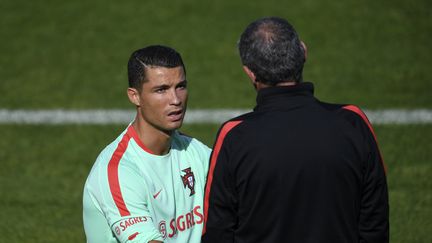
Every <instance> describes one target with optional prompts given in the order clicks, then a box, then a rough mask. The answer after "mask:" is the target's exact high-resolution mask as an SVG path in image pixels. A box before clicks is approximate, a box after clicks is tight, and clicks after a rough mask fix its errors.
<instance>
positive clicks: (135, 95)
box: [127, 88, 140, 106]
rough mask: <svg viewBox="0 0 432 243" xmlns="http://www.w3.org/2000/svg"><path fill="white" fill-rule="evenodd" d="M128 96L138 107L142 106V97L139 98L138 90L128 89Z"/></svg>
mask: <svg viewBox="0 0 432 243" xmlns="http://www.w3.org/2000/svg"><path fill="white" fill-rule="evenodd" d="M127 96H128V98H129V101H130V102H131V103H132V104H134V105H136V106H140V96H139V92H138V90H137V89H135V88H128V89H127Z"/></svg>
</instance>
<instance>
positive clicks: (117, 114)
mask: <svg viewBox="0 0 432 243" xmlns="http://www.w3.org/2000/svg"><path fill="white" fill-rule="evenodd" d="M249 111H250V110H243V109H195V110H193V109H190V110H188V111H187V113H186V117H185V124H194V123H195V124H196V123H216V124H220V123H222V122H224V121H227V120H229V119H230V118H233V117H235V116H238V115H240V114H243V113H246V112H249ZM365 113H366V115H367V116H368V118H369V119H370V121H371V122H372V123H373V124H431V123H432V109H413V110H409V109H385V110H365ZM134 116H135V111H134V110H115V109H113V110H102V109H96V110H62V109H55V110H8V109H0V124H43V125H57V124H58V125H62V124H128V123H130V122H131V121H132V120H133V118H134Z"/></svg>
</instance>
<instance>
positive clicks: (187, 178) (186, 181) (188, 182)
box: [180, 167, 195, 196]
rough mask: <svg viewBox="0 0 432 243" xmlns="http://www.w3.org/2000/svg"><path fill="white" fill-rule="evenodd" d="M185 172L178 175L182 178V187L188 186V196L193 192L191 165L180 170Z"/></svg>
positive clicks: (193, 182) (193, 180)
mask: <svg viewBox="0 0 432 243" xmlns="http://www.w3.org/2000/svg"><path fill="white" fill-rule="evenodd" d="M182 171H183V172H184V173H185V174H184V175H183V176H180V177H181V178H182V181H183V185H184V187H185V188H186V187H188V188H189V190H190V191H191V192H190V194H189V196H192V195H194V194H195V177H194V173H193V172H192V169H191V167H189V168H186V169H184V170H182Z"/></svg>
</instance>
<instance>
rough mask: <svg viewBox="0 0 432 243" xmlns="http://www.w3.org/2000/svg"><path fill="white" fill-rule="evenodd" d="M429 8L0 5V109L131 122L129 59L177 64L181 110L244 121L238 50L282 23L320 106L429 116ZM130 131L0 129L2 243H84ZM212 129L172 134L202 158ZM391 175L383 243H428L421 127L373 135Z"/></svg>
mask: <svg viewBox="0 0 432 243" xmlns="http://www.w3.org/2000/svg"><path fill="white" fill-rule="evenodd" d="M431 9H432V2H430V1H428V0H413V1H402V0H393V1H390V0H381V1H372V0H365V1H356V0H345V1H331V0H321V1H319V0H303V1H276V0H268V1H246V0H237V1H228V0H219V1H193V0H183V1H163V2H156V1H138V0H129V1H123V2H120V1H100V0H93V1H84V0H75V1H61V0H45V1H37V0H36V1H23V0H14V1H12V0H0V109H10V110H16V109H29V110H32V109H73V110H88V109H131V111H133V107H132V106H131V105H130V104H129V101H128V100H127V97H126V95H125V94H126V88H127V74H126V64H127V60H128V58H129V56H130V54H131V53H132V52H133V51H134V50H136V49H139V48H142V47H144V46H146V45H150V44H164V45H168V46H171V47H173V48H175V49H176V50H178V51H179V52H180V53H181V54H182V56H183V59H184V62H185V64H186V68H187V79H188V82H189V83H188V88H189V92H190V93H189V94H190V96H189V109H216V108H218V109H224V108H225V109H227V108H237V109H251V108H252V107H253V106H254V104H255V92H254V90H253V88H252V86H251V85H250V84H249V81H248V79H247V78H246V75H244V74H243V72H242V69H241V64H240V59H239V57H238V53H237V49H236V43H237V40H238V38H239V35H240V33H241V32H242V31H243V30H244V28H245V27H246V26H247V25H248V24H249V23H250V22H252V21H253V20H255V19H257V18H260V17H263V16H280V17H284V18H286V19H287V20H289V21H290V22H291V23H292V24H293V25H294V26H295V28H296V29H297V31H298V32H299V34H300V37H301V38H302V40H303V41H304V42H305V43H306V45H307V46H308V60H307V63H306V66H305V69H304V79H305V80H306V81H312V82H313V83H314V85H315V93H316V96H317V97H318V98H319V99H321V100H324V101H328V102H335V103H350V104H356V105H359V106H361V107H362V108H365V109H370V110H376V109H402V108H403V109H431V108H432V98H431V94H430V93H431V89H432V81H431V79H432V74H431V71H430V67H431V64H432V58H431V54H432V47H431V45H430V39H431V37H432V11H431ZM126 125H127V124H120V125H55V126H52V125H44V124H39V125H22V124H0V135H1V138H2V139H0V166H1V167H0V208H1V210H0V218H1V219H2V220H1V221H0V235H1V239H2V240H0V241H1V242H84V241H85V237H84V233H83V227H82V220H81V218H82V217H81V214H82V206H81V194H82V187H83V185H84V182H85V179H86V176H87V174H88V172H89V170H90V168H91V166H92V164H93V162H94V160H95V158H96V156H97V155H98V153H99V152H100V151H101V150H102V149H103V148H104V147H105V146H106V145H107V144H108V143H110V142H111V141H112V140H113V139H115V138H116V137H117V136H118V135H119V133H120V132H121V131H123V129H124V128H125V127H126ZM218 126H219V124H187V125H185V126H183V128H182V131H183V132H186V133H188V134H189V135H192V136H194V137H197V138H199V139H201V140H202V141H204V142H205V143H206V144H207V145H209V146H212V145H213V141H214V138H215V135H216V132H217V129H218ZM375 130H376V133H377V137H378V142H379V144H380V147H381V150H382V153H383V157H384V160H385V162H386V164H387V167H388V183H389V189H390V207H391V211H390V213H391V215H390V216H391V242H432V236H431V235H430V234H429V230H428V229H431V228H432V182H431V181H430V180H429V177H430V175H432V165H431V162H432V161H431V160H432V153H431V151H432V143H431V138H432V124H406V125H396V124H386V125H379V124H377V125H376V126H375Z"/></svg>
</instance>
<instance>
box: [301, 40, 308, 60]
mask: <svg viewBox="0 0 432 243" xmlns="http://www.w3.org/2000/svg"><path fill="white" fill-rule="evenodd" d="M300 45H301V46H302V47H303V51H304V55H305V62H306V60H307V55H308V50H307V46H306V44H305V43H304V42H303V41H300Z"/></svg>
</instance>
